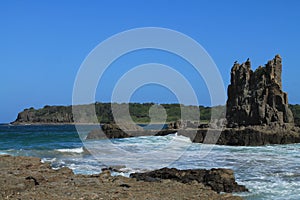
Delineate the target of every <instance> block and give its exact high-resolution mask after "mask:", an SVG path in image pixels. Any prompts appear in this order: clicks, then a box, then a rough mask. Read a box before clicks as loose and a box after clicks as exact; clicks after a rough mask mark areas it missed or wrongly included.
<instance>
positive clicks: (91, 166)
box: [0, 125, 300, 200]
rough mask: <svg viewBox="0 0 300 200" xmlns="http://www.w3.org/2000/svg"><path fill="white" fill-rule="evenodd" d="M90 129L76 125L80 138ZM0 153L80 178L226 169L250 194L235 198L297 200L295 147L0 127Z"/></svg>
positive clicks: (298, 148) (299, 160) (299, 166)
mask: <svg viewBox="0 0 300 200" xmlns="http://www.w3.org/2000/svg"><path fill="white" fill-rule="evenodd" d="M95 127H96V126H81V127H80V129H81V130H82V131H81V134H82V138H85V135H86V134H87V133H88V132H89V131H90V130H92V129H94V128H95ZM84 147H86V148H87V149H88V150H90V151H91V152H93V155H91V154H90V153H87V152H86V151H84ZM112 147H113V148H112ZM0 154H10V155H22V156H37V157H40V158H41V159H42V161H43V162H51V164H52V166H53V168H59V167H63V166H67V167H69V168H71V169H73V171H74V172H75V173H81V174H94V173H99V172H101V168H103V167H105V166H109V165H125V166H124V167H123V173H121V174H122V175H125V176H127V175H129V174H130V173H131V172H133V171H145V170H149V169H156V168H160V167H164V166H166V167H176V168H180V169H188V168H208V169H209V168H213V167H223V168H230V169H233V170H234V171H235V176H236V179H237V181H238V182H239V183H240V184H244V185H246V187H247V188H249V189H250V192H249V193H242V194H241V193H240V194H238V195H241V196H244V197H245V198H246V199H255V200H256V199H295V200H296V199H300V144H291V145H272V146H263V147H230V146H218V145H215V146H212V145H202V144H195V143H191V142H190V141H189V139H188V138H185V137H182V136H177V135H169V136H164V137H154V136H148V137H137V138H126V139H115V140H100V141H97V140H94V141H93V140H92V141H85V140H83V141H81V140H80V138H79V136H78V134H77V131H76V129H75V127H74V126H71V125H67V126H32V125H30V126H9V125H0Z"/></svg>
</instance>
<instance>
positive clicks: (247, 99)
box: [226, 55, 294, 127]
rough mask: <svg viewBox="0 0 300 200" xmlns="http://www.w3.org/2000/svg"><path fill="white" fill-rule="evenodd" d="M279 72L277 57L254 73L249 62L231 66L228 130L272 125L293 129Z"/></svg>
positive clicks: (227, 114) (279, 59)
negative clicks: (286, 126)
mask: <svg viewBox="0 0 300 200" xmlns="http://www.w3.org/2000/svg"><path fill="white" fill-rule="evenodd" d="M281 72H282V61H281V57H280V56H279V55H276V56H275V58H274V59H273V60H270V61H269V62H268V63H267V64H266V65H265V67H262V66H260V67H259V68H258V69H256V70H255V71H254V72H253V71H252V69H251V63H250V61H249V59H248V60H247V61H246V62H245V63H242V64H238V63H235V64H234V66H233V67H232V69H231V82H230V85H229V86H228V100H227V104H226V109H227V113H226V118H227V123H228V124H227V125H228V127H238V126H249V125H269V124H272V123H273V124H274V123H275V124H278V125H280V126H283V125H284V124H291V125H292V126H293V121H294V119H293V114H292V112H291V110H290V109H289V107H288V97H287V93H285V92H283V91H282V82H281Z"/></svg>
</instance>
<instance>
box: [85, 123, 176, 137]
mask: <svg viewBox="0 0 300 200" xmlns="http://www.w3.org/2000/svg"><path fill="white" fill-rule="evenodd" d="M176 132H177V130H174V129H170V130H168V129H162V130H144V129H143V128H142V127H140V126H137V125H132V124H122V126H121V127H120V126H118V125H117V124H103V125H102V130H100V129H94V130H92V131H90V132H89V133H88V135H87V137H86V139H87V140H95V139H113V138H129V137H138V136H151V135H154V136H165V135H169V134H174V133H176Z"/></svg>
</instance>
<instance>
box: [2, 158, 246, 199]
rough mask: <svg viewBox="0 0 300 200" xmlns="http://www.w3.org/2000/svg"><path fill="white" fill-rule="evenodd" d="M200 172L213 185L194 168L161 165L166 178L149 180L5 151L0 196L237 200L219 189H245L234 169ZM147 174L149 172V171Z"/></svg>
mask: <svg viewBox="0 0 300 200" xmlns="http://www.w3.org/2000/svg"><path fill="white" fill-rule="evenodd" d="M153 173H155V172H153ZM198 173H200V174H202V175H203V174H204V175H205V174H206V175H205V177H206V178H205V179H206V180H207V183H209V184H210V185H209V184H203V183H201V181H199V177H202V179H203V177H204V176H202V175H201V176H200V175H199V176H197V174H194V172H193V171H191V172H188V171H180V170H176V169H169V170H167V169H162V171H157V172H156V174H160V175H162V174H165V175H166V176H165V177H164V178H165V179H157V178H158V177H156V181H150V182H149V181H147V180H145V179H144V180H143V179H142V178H141V176H142V175H141V174H135V175H132V176H133V177H134V176H135V177H136V178H127V177H122V176H111V174H110V171H108V170H105V171H103V172H102V173H101V174H97V175H75V174H73V172H72V170H71V169H69V168H61V169H59V170H54V169H51V167H50V164H49V163H41V161H40V159H39V158H34V157H13V156H9V155H2V156H0V199H22V200H26V199H61V200H69V199H86V200H88V199H89V200H90V199H209V200H213V199H227V200H229V199H232V200H238V199H242V198H241V197H238V196H233V195H232V194H229V193H226V194H224V193H223V194H219V193H218V192H221V191H225V190H224V188H227V189H228V188H238V189H240V190H239V191H246V189H245V188H244V187H243V186H239V185H237V184H236V182H235V180H234V176H233V172H232V170H227V169H214V170H211V171H210V170H206V171H205V170H204V171H203V170H202V171H201V170H200V171H198ZM172 174H173V175H172ZM175 174H177V178H180V176H181V178H185V180H190V181H186V182H184V181H178V180H175V179H174V178H171V177H174V176H175ZM138 175H139V177H138ZM171 175H172V176H171ZM144 176H145V177H146V176H149V174H145V175H144ZM167 176H169V178H168V177H167ZM137 179H138V180H140V181H138V180H137ZM191 179H194V180H191ZM182 180H184V179H182ZM211 185H214V187H212V186H211ZM220 188H221V190H220ZM232 191H236V190H227V192H232ZM225 192H226V191H225Z"/></svg>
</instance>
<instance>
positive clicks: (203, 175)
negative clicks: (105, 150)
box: [130, 168, 248, 193]
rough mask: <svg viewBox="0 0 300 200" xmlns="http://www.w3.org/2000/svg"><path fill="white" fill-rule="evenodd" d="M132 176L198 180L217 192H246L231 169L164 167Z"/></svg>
mask: <svg viewBox="0 0 300 200" xmlns="http://www.w3.org/2000/svg"><path fill="white" fill-rule="evenodd" d="M130 177H132V178H136V179H137V180H142V181H149V182H156V181H160V180H162V179H170V180H175V181H178V182H181V183H190V182H192V181H196V182H198V183H202V184H204V185H205V186H208V187H210V188H211V189H212V190H214V191H216V192H218V193H219V192H245V191H248V190H247V188H246V187H245V186H243V185H239V184H237V182H236V181H235V178H234V174H233V171H232V170H231V169H211V170H207V169H187V170H178V169H175V168H162V169H158V170H154V171H150V172H145V173H133V174H130Z"/></svg>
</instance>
